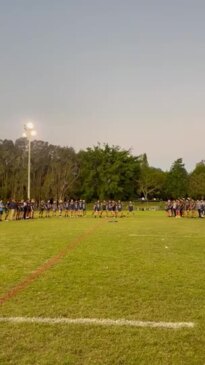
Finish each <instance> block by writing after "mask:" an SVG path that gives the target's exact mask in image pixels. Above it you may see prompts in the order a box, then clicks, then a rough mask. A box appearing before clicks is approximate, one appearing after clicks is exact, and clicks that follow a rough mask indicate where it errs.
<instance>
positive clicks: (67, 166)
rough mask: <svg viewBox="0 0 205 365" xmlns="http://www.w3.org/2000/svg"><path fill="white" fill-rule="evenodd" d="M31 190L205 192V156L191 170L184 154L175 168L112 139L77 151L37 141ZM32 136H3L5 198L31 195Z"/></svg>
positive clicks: (113, 195) (51, 194)
mask: <svg viewBox="0 0 205 365" xmlns="http://www.w3.org/2000/svg"><path fill="white" fill-rule="evenodd" d="M31 150H32V154H31V196H32V198H33V199H35V200H37V201H40V200H42V199H50V198H54V199H57V200H64V199H66V198H71V197H72V198H78V197H81V198H83V199H86V200H87V201H92V200H94V199H120V200H129V199H137V198H142V197H144V198H145V199H146V200H147V199H153V198H156V199H176V198H178V197H186V196H191V197H193V198H194V199H201V198H203V197H205V162H204V161H201V162H199V163H197V164H196V167H195V169H194V170H193V171H192V172H191V173H188V172H187V170H186V168H185V166H184V163H183V160H182V158H179V159H177V160H176V161H174V162H173V164H172V166H171V168H170V170H169V171H163V170H161V169H159V168H155V167H152V166H150V165H149V163H148V160H147V156H146V154H143V155H140V156H134V155H133V154H132V153H131V151H129V150H124V149H122V148H120V147H119V146H109V145H108V144H104V145H100V144H98V145H96V146H94V147H89V148H87V149H86V150H81V151H79V152H76V151H75V150H74V149H73V148H72V147H61V146H55V145H52V144H49V143H48V142H44V141H37V140H36V141H33V142H32V143H31ZM27 165H28V141H27V139H25V138H19V139H17V140H16V141H15V142H14V141H12V140H7V139H5V140H0V198H1V199H9V198H15V199H26V197H27V167H28V166H27Z"/></svg>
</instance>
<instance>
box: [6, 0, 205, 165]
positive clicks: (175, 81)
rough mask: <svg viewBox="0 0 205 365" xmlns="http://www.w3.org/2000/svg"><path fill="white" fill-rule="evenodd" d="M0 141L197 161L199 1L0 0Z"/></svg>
mask: <svg viewBox="0 0 205 365" xmlns="http://www.w3.org/2000/svg"><path fill="white" fill-rule="evenodd" d="M0 9H1V11H0V139H13V140H15V139H17V138H19V137H21V135H22V132H23V126H24V124H25V123H26V122H27V121H32V122H33V123H34V124H35V127H36V130H37V132H38V139H41V140H44V141H48V142H49V143H52V144H58V145H61V146H72V147H74V148H75V150H76V151H78V150H80V149H85V148H87V147H92V146H94V145H96V144H97V143H98V142H100V143H108V144H110V145H118V146H120V147H122V148H123V149H131V151H132V153H133V154H134V155H140V154H142V153H145V152H146V153H147V155H148V160H149V163H150V165H152V166H155V167H160V168H162V169H164V170H168V169H169V168H170V166H171V164H172V163H173V162H174V161H175V160H176V159H177V158H181V157H182V158H183V161H184V162H185V166H186V168H187V169H188V170H189V171H191V170H192V169H193V168H194V166H195V164H196V163H197V162H199V161H201V160H202V159H205V143H204V140H205V138H204V137H205V123H204V122H205V72H204V67H205V22H204V16H205V1H204V0H126V1H125V0H124V1H122V0H103V1H102V0H35V1H34V0H0Z"/></svg>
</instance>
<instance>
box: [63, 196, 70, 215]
mask: <svg viewBox="0 0 205 365" xmlns="http://www.w3.org/2000/svg"><path fill="white" fill-rule="evenodd" d="M64 211H65V214H64V215H65V217H68V216H69V201H68V200H66V201H65V202H64Z"/></svg>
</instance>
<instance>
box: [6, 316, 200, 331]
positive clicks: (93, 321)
mask: <svg viewBox="0 0 205 365" xmlns="http://www.w3.org/2000/svg"><path fill="white" fill-rule="evenodd" d="M0 322H6V323H34V324H35V323H44V324H82V325H97V326H129V327H151V328H171V329H179V328H193V327H194V326H195V324H194V323H193V322H149V321H134V320H133V321H132V320H126V319H116V320H114V319H97V318H43V317H0Z"/></svg>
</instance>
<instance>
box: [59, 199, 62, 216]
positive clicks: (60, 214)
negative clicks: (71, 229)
mask: <svg viewBox="0 0 205 365" xmlns="http://www.w3.org/2000/svg"><path fill="white" fill-rule="evenodd" d="M58 210H59V217H62V212H63V201H62V200H60V201H59V205H58Z"/></svg>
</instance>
